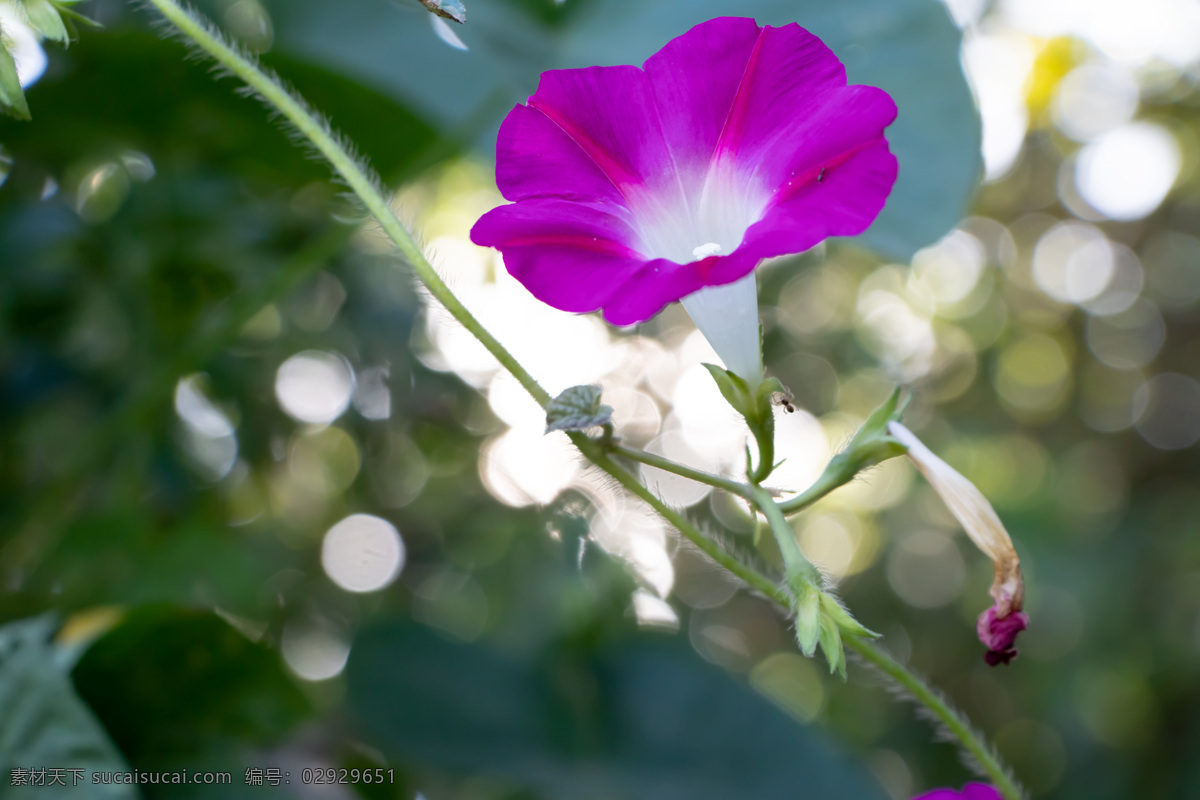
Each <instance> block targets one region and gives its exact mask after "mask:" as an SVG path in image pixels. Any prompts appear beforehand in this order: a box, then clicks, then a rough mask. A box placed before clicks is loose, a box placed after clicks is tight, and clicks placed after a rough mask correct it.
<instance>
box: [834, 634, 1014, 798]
mask: <svg viewBox="0 0 1200 800" xmlns="http://www.w3.org/2000/svg"><path fill="white" fill-rule="evenodd" d="M842 641H843V642H845V644H846V646H847V647H849V648H850V649H851V650H853V651H854V652H856V653H858V654H859V655H860V656H862V658H863V659H864V660H866V661H867V662H869V663H870V664H871V665H873V666H874V667H875V668H876V669H878V670H879V671H880V672H881V673H883V674H884V675H885V676H887V677H888V678H889V679H890V680H892V681H893V682H895V683H896V684H897V685H899V686H901V687H903V689H904V690H905V691H906V692H908V693H909V694H910V695H911V697H912V698H913V700H914V702H916V703H919V704H920V705H922V706H924V707H925V708H926V709H928V710H929V711H930V713H932V714H933V715H934V716H935V717H937V719H938V721H939V722H941V723H942V724H943V725H945V726H946V729H947V730H948V731H949V732H950V734H952V735H953V736H954V738H955V739H957V740H958V742H959V744H961V745H962V748H963V749H964V750H965V751H966V752H967V753H968V754H969V755H970V756H971V758H972V759H973V760H974V761H975V763H976V764H978V765H979V768H980V769H982V770H983V771H984V772H985V773H987V777H988V780H990V781H991V782H992V785H993V786H995V787H996V788H997V789H999V790H1000V794H1002V795H1004V797H1005V800H1022V798H1023V797H1024V796H1025V795H1024V792H1023V791H1022V790H1021V787H1020V786H1018V785H1017V783H1016V781H1014V780H1013V778H1012V775H1011V774H1009V772H1008V770H1006V769H1005V768H1004V765H1003V764H1001V763H1000V760H999V757H998V756H997V755H996V753H995V751H994V750H993V749H992V748H991V747H990V746H988V744H987V742H986V741H984V740H983V738H982V737H980V736H979V735H978V734H977V733H976V732H975V731H974V730H973V729H972V728H971V724H970V723H969V722H968V721H967V719H966V717H964V716H963V715H962V713H961V712H960V711H958V709H956V708H954V707H953V706H951V705H950V703H949V702H948V701H947V700H946V699H945V698H944V697H942V695H941V693H940V692H938V691H936V690H935V689H933V688H932V687H931V686H930V685H929V684H928V683H926V682H925V681H924V680H922V679H921V678H920V677H919V676H918V675H916V674H915V673H913V672H911V671H910V670H908V669H907V668H905V667H904V665H902V664H901V663H900V662H898V661H896V660H895V659H894V658H892V657H891V656H890V655H888V654H887V653H886V652H885V651H884V650H883V649H882V648H880V647H879V646H877V645H875V644H873V643H872V642H870V641H868V640H867V639H863V638H861V637H858V636H845V637H843V639H842Z"/></svg>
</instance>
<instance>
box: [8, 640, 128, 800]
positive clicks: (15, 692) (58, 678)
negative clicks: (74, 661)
mask: <svg viewBox="0 0 1200 800" xmlns="http://www.w3.org/2000/svg"><path fill="white" fill-rule="evenodd" d="M53 630H54V623H53V621H52V620H51V618H50V617H39V618H36V619H28V620H22V621H20V622H12V623H9V624H8V625H5V626H3V627H0V786H4V787H6V788H5V789H4V790H3V792H0V794H3V796H4V797H9V796H10V794H11V796H13V797H18V798H20V797H29V798H58V797H70V796H71V795H72V793H73V792H74V793H76V794H77V795H78V796H80V797H88V798H113V799H114V800H133V798H136V797H138V793H137V791H136V790H135V789H134V788H133V787H131V786H122V785H103V784H98V785H92V784H91V783H90V780H91V774H92V772H126V771H128V769H129V767H128V765H126V763H125V761H124V759H123V758H122V757H121V754H120V753H119V752H117V748H116V747H114V746H113V743H112V742H111V741H110V740H109V738H108V736H107V735H106V734H105V732H104V729H103V728H102V727H101V725H100V723H99V722H98V721H97V720H96V718H95V717H94V716H93V715H92V712H91V711H89V710H88V707H87V706H86V705H84V703H83V702H82V701H81V700H80V698H79V696H78V695H77V694H76V693H75V690H74V689H73V688H72V687H71V679H70V677H69V675H68V674H67V673H68V670H69V668H70V665H69V664H67V663H65V661H66V659H64V658H62V657H61V654H60V653H58V652H56V651H55V648H54V647H53V645H51V644H50V641H49V640H50V636H51V633H52V632H53ZM47 767H52V768H62V769H64V770H65V769H81V770H83V771H84V773H83V774H84V776H85V777H84V781H87V782H88V783H87V785H86V786H84V787H82V788H74V786H73V779H72V776H71V774H70V773H64V774H63V776H62V777H63V780H64V781H65V788H64V787H62V786H45V785H43V786H24V787H22V788H19V789H18V788H13V787H11V781H12V778H13V775H12V770H14V769H33V768H38V769H45V768H47Z"/></svg>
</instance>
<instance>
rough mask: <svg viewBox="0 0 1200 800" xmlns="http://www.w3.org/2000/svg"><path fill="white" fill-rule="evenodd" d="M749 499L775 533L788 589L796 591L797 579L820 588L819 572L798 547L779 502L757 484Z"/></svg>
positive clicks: (794, 533)
mask: <svg viewBox="0 0 1200 800" xmlns="http://www.w3.org/2000/svg"><path fill="white" fill-rule="evenodd" d="M751 499H752V500H753V502H754V505H755V507H756V508H757V509H758V510H759V511H761V512H762V515H763V516H764V517H766V519H767V524H768V525H770V527H771V533H773V534H774V535H775V542H776V543H777V544H778V545H779V552H780V554H781V555H782V556H783V566H784V570H785V572H786V574H787V582H788V589H790V590H791V591H793V592H795V591H797V590H798V588H799V587H798V586H797V582H799V581H806V582H808V583H811V584H812V585H813V586H816V587H817V588H818V589H819V588H821V583H822V581H821V573H819V572H818V571H817V568H816V567H814V566H813V563H812V562H811V561H809V560H808V557H807V556H805V555H804V552H803V551H802V550H801V549H800V543H799V542H797V541H796V532H795V531H793V530H792V526H791V525H789V524H788V521H787V518H786V517H785V516H784V515H783V510H782V509H780V507H779V504H777V503H776V502H775V501H774V500H772V499H771V495H770V494H768V493H767V491H766V490H765V489H763V488H761V487H759V486H755V487H754V489H753V496H752V498H751ZM789 607H790V606H789Z"/></svg>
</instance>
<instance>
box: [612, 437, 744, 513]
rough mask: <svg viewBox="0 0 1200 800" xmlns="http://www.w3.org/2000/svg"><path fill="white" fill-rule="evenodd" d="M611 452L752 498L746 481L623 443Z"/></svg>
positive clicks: (715, 487) (614, 447)
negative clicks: (732, 478)
mask: <svg viewBox="0 0 1200 800" xmlns="http://www.w3.org/2000/svg"><path fill="white" fill-rule="evenodd" d="M609 450H610V452H612V453H614V454H615V455H618V456H623V457H624V458H628V459H629V460H630V461H637V462H639V463H641V464H645V465H646V466H648V467H654V468H655V469H661V470H662V471H663V472H670V473H671V474H673V475H678V476H680V477H681V478H688V479H690V480H693V481H696V482H697V483H706V484H708V485H709V486H711V487H713V488H714V489H723V490H724V491H726V492H729V493H730V494H735V495H737V496H738V497H744V498H746V499H747V500H750V499H751V494H750V493H751V491H752V490H751V488H750V487H749V486H747V485H746V484H744V483H739V482H738V481H734V480H730V479H729V478H722V477H721V476H720V475H713V474H712V473H710V472H705V471H704V470H699V469H693V468H692V467H689V466H687V465H685V464H679V463H677V462H675V461H672V460H671V459H669V458H664V457H663V456H660V455H658V454H656V453H647V452H646V451H645V450H638V449H637V448H634V447H624V446H622V445H619V444H618V445H613V446H612V447H611V448H609Z"/></svg>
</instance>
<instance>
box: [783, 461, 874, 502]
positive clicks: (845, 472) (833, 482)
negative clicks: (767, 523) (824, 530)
mask: <svg viewBox="0 0 1200 800" xmlns="http://www.w3.org/2000/svg"><path fill="white" fill-rule="evenodd" d="M843 456H844V454H843V453H838V454H837V455H836V456H834V457H833V460H831V461H830V462H829V465H828V466H826V467H825V471H824V472H822V473H821V477H819V478H817V480H816V481H815V482H814V483H813V485H812V486H809V487H808V488H807V489H805V490H804V491H803V492H801V493H800V494H798V495H796V496H795V497H792V498H790V499H788V500H784V501H783V502H782V503H779V510H780V511H782V512H783V513H784V514H795V513H796V512H798V511H803V510H804V509H806V508H808V507H809V506H811V505H812V504H813V503H815V502H817V501H818V500H820V499H821V498H822V497H824V496H825V495H827V494H829V493H830V492H832V491H833V490H834V489H837V488H838V487H841V486H844V485H846V484H847V483H849V482H850V481H851V480H853V479H854V476H855V475H857V474H858V471H857V470H855V469H854V465H853V464H851V463H850V459H848V458H844V457H843Z"/></svg>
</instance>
